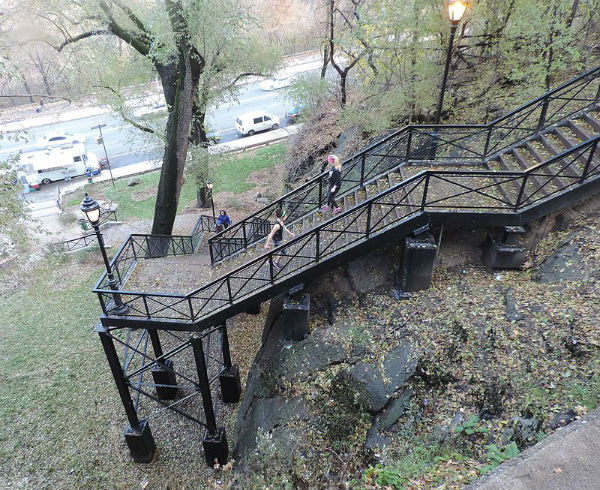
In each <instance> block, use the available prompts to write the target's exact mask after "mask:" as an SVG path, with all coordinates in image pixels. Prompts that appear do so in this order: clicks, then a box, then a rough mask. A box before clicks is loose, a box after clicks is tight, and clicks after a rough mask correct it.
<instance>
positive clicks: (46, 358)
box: [0, 250, 209, 490]
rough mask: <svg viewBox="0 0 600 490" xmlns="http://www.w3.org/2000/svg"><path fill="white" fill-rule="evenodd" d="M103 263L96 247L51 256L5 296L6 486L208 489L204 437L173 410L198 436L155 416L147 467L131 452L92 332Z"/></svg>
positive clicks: (0, 464) (1, 446)
mask: <svg viewBox="0 0 600 490" xmlns="http://www.w3.org/2000/svg"><path fill="white" fill-rule="evenodd" d="M98 259H99V254H98V251H97V250H90V251H87V252H81V253H80V254H79V255H76V256H70V257H68V258H65V259H64V260H56V259H49V260H47V259H43V260H42V261H40V262H38V263H37V264H36V269H35V270H36V278H35V281H30V282H31V284H29V285H24V286H22V287H21V288H20V289H19V290H18V291H16V292H14V293H12V294H7V295H4V296H2V297H1V298H0V369H1V371H2V373H3V375H2V383H0V489H19V490H24V489H27V490H29V489H31V490H40V489H50V488H51V489H69V490H71V489H74V488H77V489H136V490H137V489H139V488H145V489H146V490H153V489H165V488H170V489H184V488H206V487H205V486H204V485H205V483H206V480H207V479H208V478H209V475H208V473H209V470H208V468H207V467H206V463H205V462H204V457H203V453H202V447H201V441H202V435H201V434H198V429H197V426H195V425H194V424H192V423H187V422H184V421H183V419H181V418H180V417H177V416H173V415H172V414H168V415H167V417H168V420H174V421H175V422H174V423H178V424H179V423H181V424H183V425H184V427H183V428H182V429H181V430H182V433H183V434H186V437H187V438H188V439H189V440H180V439H178V437H177V436H174V435H173V434H168V433H167V430H166V429H165V427H166V426H167V424H165V422H161V421H157V420H154V419H153V422H152V421H151V427H152V432H153V434H154V438H155V440H156V443H157V446H158V452H157V458H156V459H155V460H154V462H153V463H152V464H151V465H140V464H135V463H133V462H132V460H131V458H130V456H129V451H128V449H127V446H126V445H125V442H124V439H123V435H122V431H123V429H124V428H125V427H126V425H127V420H126V418H125V414H124V410H123V407H122V405H121V402H120V399H119V396H118V393H117V390H116V388H115V384H114V381H113V378H112V375H111V373H110V369H109V367H108V363H107V361H106V357H105V355H104V352H103V350H102V346H101V343H100V340H99V339H98V335H97V334H96V333H94V331H93V329H94V326H95V324H96V322H97V320H98V317H99V314H100V307H99V304H98V301H97V299H96V298H95V296H94V295H93V294H92V293H91V292H90V290H91V288H92V286H93V284H94V282H95V280H96V279H97V278H98V276H99V275H100V272H101V270H102V265H101V261H100V260H98ZM169 415H170V416H169ZM190 440H191V442H190ZM167 482H168V486H167ZM144 483H147V486H144Z"/></svg>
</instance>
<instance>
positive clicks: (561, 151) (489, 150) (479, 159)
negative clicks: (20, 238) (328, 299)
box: [94, 67, 600, 461]
mask: <svg viewBox="0 0 600 490" xmlns="http://www.w3.org/2000/svg"><path fill="white" fill-rule="evenodd" d="M599 103H600V67H598V68H596V69H594V70H591V71H589V72H587V73H585V74H583V75H581V76H579V77H577V78H575V79H573V80H571V81H570V82H568V83H565V84H563V85H561V86H560V87H558V88H556V89H554V90H552V91H551V92H548V93H546V94H544V95H543V96H542V97H539V98H537V99H535V100H533V101H531V102H529V103H527V104H525V105H523V106H522V107H520V108H518V109H517V110H515V111H513V112H511V113H510V114H507V115H506V116H503V117H501V118H499V119H496V120H495V121H493V122H491V123H490V124H486V125H444V126H443V125H427V126H407V127H405V128H403V129H401V130H399V131H397V132H395V133H393V134H391V135H389V136H388V137H386V138H384V139H383V140H382V141H380V142H378V143H376V144H374V145H371V146H370V147H369V148H367V149H365V150H363V151H362V152H360V153H358V154H357V155H355V156H354V157H353V158H351V159H349V160H348V161H347V162H345V163H344V170H343V178H344V183H343V191H344V192H343V194H342V195H341V196H340V198H341V200H342V202H343V212H342V213H340V214H338V215H335V216H331V215H329V214H323V213H321V212H320V207H321V205H322V204H323V202H324V196H325V193H326V192H325V191H326V181H325V175H324V174H323V175H319V176H317V177H315V178H313V179H311V180H309V181H308V182H307V183H305V184H304V185H302V186H300V187H299V188H297V189H295V190H293V191H291V192H290V193H288V194H286V195H285V196H283V197H282V198H281V199H279V200H277V201H276V202H274V203H272V204H270V205H269V206H266V207H265V208H263V209H262V210H260V211H259V212H257V213H254V214H253V215H251V216H249V217H247V218H246V219H244V220H242V221H241V222H239V223H237V224H236V225H234V226H232V227H230V228H229V229H227V230H225V231H223V232H222V233H220V234H218V235H216V236H214V237H213V238H211V239H210V240H209V246H210V250H211V259H212V261H213V263H215V264H216V266H215V267H214V269H213V270H214V271H215V274H216V277H214V279H210V280H208V281H206V283H205V284H201V285H199V286H198V287H197V288H196V289H194V290H193V291H191V292H189V293H185V294H180V293H168V292H147V291H137V290H135V289H133V288H132V289H127V288H126V287H125V286H126V283H127V281H128V278H130V277H131V273H132V271H133V270H134V269H135V267H136V265H137V264H138V263H139V262H140V261H142V260H143V259H145V258H148V257H153V256H155V255H157V254H155V253H154V251H155V250H156V248H155V247H156V246H157V243H159V244H160V246H159V249H160V255H162V256H164V255H181V254H183V255H186V254H190V253H194V251H195V250H196V249H197V247H198V238H197V237H198V233H199V230H200V228H201V224H200V225H199V227H200V228H199V229H198V230H195V233H193V234H192V235H191V236H190V237H156V236H152V235H147V236H142V235H131V236H130V237H129V239H128V240H127V241H126V242H125V243H124V244H123V246H122V247H121V248H120V250H119V251H118V252H117V254H116V255H115V257H114V258H113V260H112V267H113V270H114V271H115V274H116V275H117V278H118V282H119V290H118V291H117V292H115V291H114V290H111V289H110V287H109V286H108V282H107V277H106V275H103V276H102V277H101V278H100V279H99V281H98V282H97V284H96V286H95V288H94V292H95V293H96V294H97V295H98V298H99V300H100V304H101V307H102V315H101V318H100V324H99V325H98V327H97V330H98V333H99V334H100V336H101V338H102V339H103V345H105V349H106V350H107V358H108V359H109V363H110V364H111V368H112V370H113V375H114V376H115V380H116V382H117V386H118V388H119V392H120V394H121V397H122V399H123V403H124V405H125V407H126V411H127V413H128V417H129V419H130V422H131V424H132V427H133V426H134V425H135V426H136V427H138V429H139V430H138V432H139V435H138V436H136V437H138V439H135V441H136V443H140V444H142V442H140V441H143V440H145V439H144V437H146V439H148V436H147V433H146V432H144V431H145V430H146V429H145V427H146V426H144V423H145V422H144V420H146V419H144V420H142V421H140V420H138V419H137V418H136V417H137V416H134V415H135V413H134V412H135V410H133V411H132V408H131V398H127V396H128V395H127V394H126V393H125V392H126V391H127V390H129V391H131V390H133V391H136V390H137V392H138V393H139V391H140V386H142V381H138V382H137V384H132V381H131V376H130V375H128V374H127V370H126V369H125V368H124V367H123V368H122V369H121V368H120V367H119V365H118V363H116V364H115V362H116V361H115V359H116V356H115V354H114V352H113V351H114V348H112V347H111V345H112V343H114V342H116V341H117V340H118V339H119V338H120V337H119V336H118V335H116V334H115V331H117V332H118V331H131V330H132V329H134V330H135V329H144V330H147V331H148V332H154V333H155V334H153V335H154V336H146V337H145V342H146V343H147V342H148V339H149V338H150V340H152V342H154V341H155V340H156V342H155V343H159V342H158V335H157V333H158V332H159V331H165V332H164V333H165V334H166V335H167V336H174V337H175V338H177V339H179V340H178V341H181V344H180V345H175V346H174V347H173V349H172V350H171V351H169V354H168V355H167V354H162V353H161V352H162V351H161V347H160V345H159V346H158V349H157V348H156V347H155V348H154V352H155V355H154V356H153V357H150V356H148V355H145V354H144V359H146V358H147V361H148V362H145V364H143V366H142V367H140V368H139V369H142V370H143V371H144V372H145V371H148V370H150V369H154V368H160V369H163V370H165V371H166V372H167V373H168V372H172V374H173V376H175V374H177V376H180V374H179V373H176V371H175V369H174V368H173V367H172V364H171V365H167V364H166V360H167V357H169V359H168V360H170V359H171V358H172V356H171V353H173V352H175V353H179V352H183V351H185V350H186V349H187V348H188V347H189V348H191V349H192V350H193V351H194V358H195V364H196V366H197V369H198V377H197V380H196V381H193V383H196V385H195V386H196V388H194V389H192V390H191V391H192V392H195V393H201V395H202V399H203V404H204V409H205V414H206V416H205V420H206V422H202V421H200V422H199V423H201V424H202V425H203V426H205V427H207V430H208V438H207V439H205V441H204V442H205V450H207V451H208V453H207V454H217V455H218V457H219V460H220V461H221V459H222V458H223V454H225V453H226V451H225V453H224V452H223V451H224V450H226V441H225V442H223V440H224V435H223V433H222V431H221V429H218V428H217V427H216V425H215V415H214V413H215V409H214V407H213V404H212V399H213V398H215V397H216V396H217V391H218V388H217V384H215V383H213V384H211V380H212V381H214V380H215V379H217V378H218V379H219V380H220V383H221V386H223V383H226V384H227V385H228V386H234V388H233V390H232V391H231V393H234V394H235V393H236V392H237V391H236V390H239V377H238V379H237V388H235V386H236V381H235V366H233V365H232V363H231V358H230V354H229V345H228V342H227V341H226V339H227V336H226V329H225V321H226V320H227V319H228V318H230V317H232V316H234V315H236V314H237V313H240V312H243V311H247V310H249V309H251V308H252V307H254V306H255V305H257V304H260V303H261V302H263V301H265V300H268V299H270V298H272V297H274V296H275V295H277V294H279V293H281V292H284V291H286V290H288V289H290V288H291V287H293V286H295V285H297V284H299V283H303V282H306V281H309V280H310V279H312V278H314V277H317V276H318V275H319V274H321V273H323V272H325V271H327V270H331V269H333V268H335V267H336V266H338V265H339V264H341V263H344V262H346V261H348V260H351V259H352V258H354V257H357V256H360V255H362V254H364V253H366V252H368V251H370V250H373V249H374V248H376V247H379V246H381V245H383V244H385V243H388V242H393V241H398V240H400V239H402V238H403V237H405V236H407V235H409V234H410V233H412V232H414V231H415V230H416V229H417V228H420V227H423V226H424V225H427V224H429V225H434V226H435V225H442V224H443V225H468V226H480V227H487V226H517V225H522V224H525V223H527V222H530V221H531V220H534V219H537V218H539V217H541V216H543V215H546V214H548V213H551V212H554V211H557V210H559V209H561V208H564V207H566V206H569V205H572V204H574V203H576V202H578V201H580V200H582V199H585V198H588V197H590V196H592V195H594V194H596V193H599V192H600V149H599V148H598V143H599V141H600V107H599ZM278 207H283V208H286V209H287V210H288V214H289V215H290V219H289V220H288V223H289V225H288V226H290V227H291V228H293V229H294V231H295V233H296V234H297V236H296V237H295V238H293V239H291V240H288V241H287V242H286V243H285V244H284V245H283V246H281V247H278V248H277V249H274V250H269V251H266V252H265V250H264V248H263V241H264V236H265V235H266V233H267V232H268V229H269V227H270V223H271V222H272V221H273V217H274V213H275V209H277V208H278ZM194 237H196V241H194ZM278 256H279V257H280V259H279V260H280V261H281V262H282V267H281V268H278V267H277V266H276V265H275V262H277V257H278ZM199 281H201V279H199ZM115 293H118V295H119V297H120V299H121V300H122V302H123V303H124V304H125V305H126V306H127V311H126V313H124V314H123V307H122V305H117V304H115V301H114V299H113V298H114V295H115ZM184 331H186V332H192V334H193V335H192V339H191V340H186V339H185V338H184V336H183V335H182V334H181V333H179V332H184ZM211 332H216V333H218V332H222V334H221V338H222V339H225V341H223V340H221V341H220V344H221V348H220V349H217V350H219V351H220V352H221V354H222V355H220V356H215V355H213V360H214V359H216V360H215V361H214V362H216V363H217V364H219V363H221V364H219V366H221V367H223V366H224V367H223V369H225V371H220V372H221V374H220V375H219V376H216V375H214V376H212V378H210V379H209V376H208V375H207V365H208V364H209V362H210V361H211V357H210V355H208V354H206V352H208V350H209V349H208V348H206V349H204V350H203V347H202V341H201V340H197V338H196V337H195V336H196V335H201V336H203V335H205V334H206V335H208V334H209V333H211ZM178 336H181V337H178ZM140 338H142V337H140ZM208 338H209V337H208V336H207V341H208ZM140 342H141V341H140ZM131 347H132V346H131V345H129V344H127V348H131ZM188 350H189V349H188ZM136 351H137V352H139V351H141V350H140V349H139V346H138V347H136ZM109 353H110V356H109ZM217 357H218V358H219V359H221V358H222V359H225V360H227V362H225V361H224V360H219V359H217ZM111 359H112V360H111ZM178 362H181V361H178ZM125 364H126V363H125V361H124V362H123V365H124V366H125ZM217 371H218V370H217ZM139 372H142V371H139ZM223 372H225V374H226V375H223V374H222V373H223ZM231 373H234V374H231ZM135 374H136V375H137V374H138V371H135ZM165 376H167V375H166V374H165ZM227 376H229V377H227ZM173 379H174V378H173ZM232 380H233V381H232ZM144 386H145V385H144ZM152 386H153V387H154V389H155V390H156V391H157V393H158V389H159V388H165V386H166V388H169V386H175V385H174V382H173V383H171V382H169V383H166V385H165V383H162V384H161V383H158V384H157V383H154V384H152ZM144 392H145V394H146V395H149V396H150V398H152V399H154V400H155V401H156V400H157V399H158V398H160V397H158V396H153V395H151V394H150V393H149V392H148V390H147V389H144ZM238 395H239V393H238ZM234 398H235V397H234ZM159 401H160V400H159ZM163 405H164V406H166V407H167V408H171V409H174V408H177V410H175V411H179V410H180V406H179V405H177V404H176V403H175V404H168V403H166V402H163ZM176 405H177V406H176ZM130 412H131V413H130ZM188 418H189V417H188ZM132 421H133V422H132ZM136 421H137V422H136ZM196 421H197V420H196ZM148 431H149V429H148ZM145 434H146V435H145ZM126 437H127V435H126ZM150 439H151V435H150ZM130 440H131V437H130V439H128V443H129V442H130ZM152 444H153V443H152ZM152 444H150V443H149V442H148V443H147V444H145V446H144V447H145V451H146V453H147V452H149V451H150V449H152ZM223 444H224V445H223ZM142 445H144V444H142ZM131 447H132V446H131V444H130V448H131ZM215 447H216V448H217V449H214V448H215ZM207 448H208V449H207ZM211 448H213V449H214V450H213V449H211ZM133 451H134V450H133V449H132V454H133ZM152 451H153V450H152ZM144 454H145V453H144ZM207 458H208V456H207ZM224 458H225V459H226V455H225V456H224Z"/></svg>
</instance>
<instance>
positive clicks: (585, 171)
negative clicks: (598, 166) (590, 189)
mask: <svg viewBox="0 0 600 490" xmlns="http://www.w3.org/2000/svg"><path fill="white" fill-rule="evenodd" d="M597 148H598V141H595V142H594V143H593V144H592V146H591V150H590V156H589V157H588V159H587V161H586V162H585V167H583V172H582V174H581V180H580V181H579V182H583V181H584V180H585V178H586V177H587V173H588V171H589V169H590V164H591V163H592V159H593V158H594V153H596V149H597Z"/></svg>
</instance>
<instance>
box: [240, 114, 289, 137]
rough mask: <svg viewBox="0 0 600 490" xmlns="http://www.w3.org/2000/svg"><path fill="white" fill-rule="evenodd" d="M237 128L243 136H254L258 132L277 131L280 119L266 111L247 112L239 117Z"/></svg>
mask: <svg viewBox="0 0 600 490" xmlns="http://www.w3.org/2000/svg"><path fill="white" fill-rule="evenodd" d="M235 127H236V129H237V130H238V131H239V132H240V133H241V134H243V135H248V136H252V135H253V134H255V133H257V132H258V131H265V130H267V129H277V128H278V127H279V118H278V117H277V116H275V115H273V114H271V113H270V112H266V111H253V112H246V113H245V114H240V115H239V116H238V117H237V119H236V120H235Z"/></svg>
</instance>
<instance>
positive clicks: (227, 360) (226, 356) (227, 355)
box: [221, 322, 232, 369]
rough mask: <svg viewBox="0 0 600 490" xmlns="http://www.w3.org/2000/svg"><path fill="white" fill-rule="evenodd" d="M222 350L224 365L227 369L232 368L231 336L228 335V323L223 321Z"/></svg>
mask: <svg viewBox="0 0 600 490" xmlns="http://www.w3.org/2000/svg"><path fill="white" fill-rule="evenodd" d="M221 352H222V353H223V366H225V368H226V369H231V367H232V364H231V352H230V349H229V336H228V335H227V324H226V323H225V322H223V324H222V325H221Z"/></svg>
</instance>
